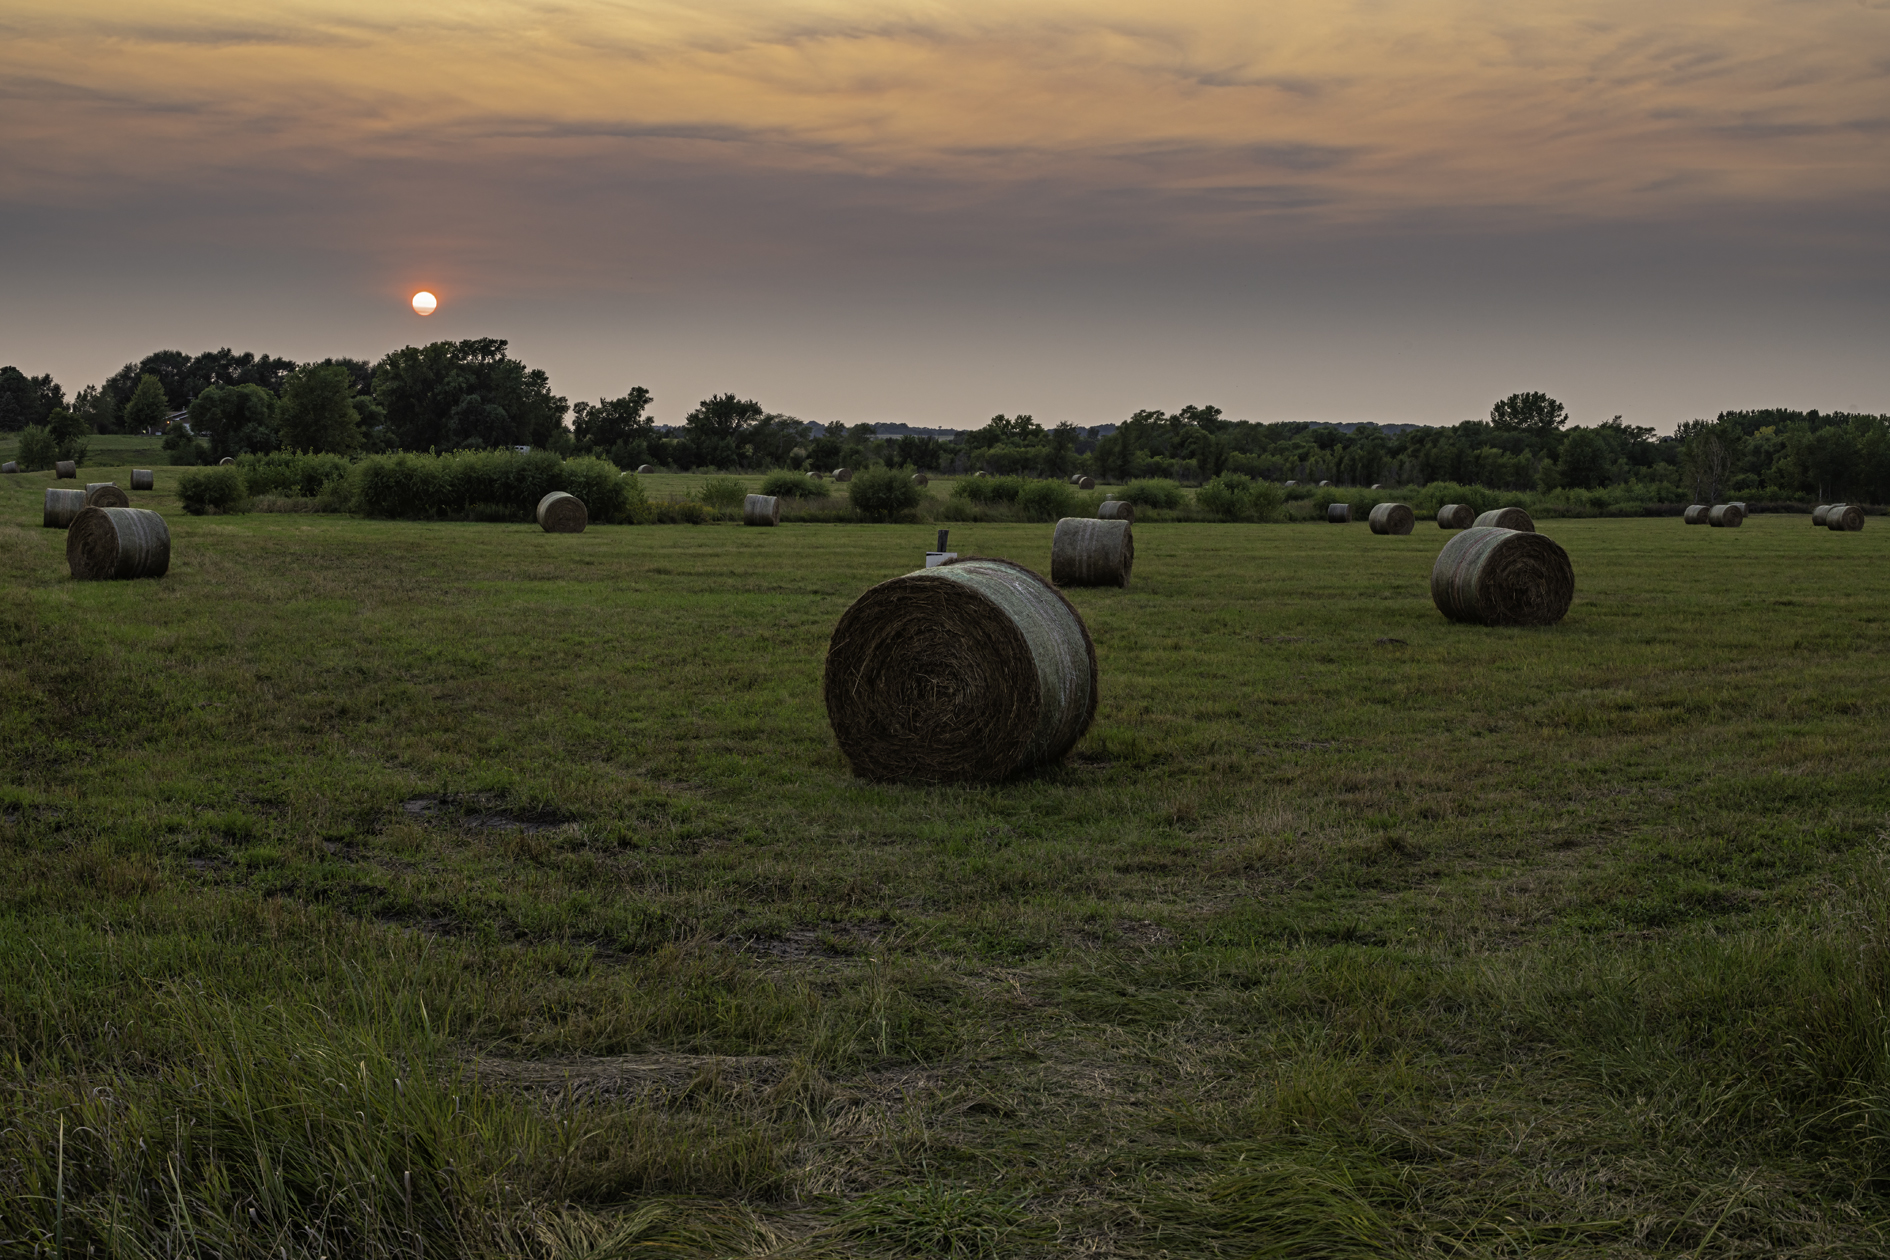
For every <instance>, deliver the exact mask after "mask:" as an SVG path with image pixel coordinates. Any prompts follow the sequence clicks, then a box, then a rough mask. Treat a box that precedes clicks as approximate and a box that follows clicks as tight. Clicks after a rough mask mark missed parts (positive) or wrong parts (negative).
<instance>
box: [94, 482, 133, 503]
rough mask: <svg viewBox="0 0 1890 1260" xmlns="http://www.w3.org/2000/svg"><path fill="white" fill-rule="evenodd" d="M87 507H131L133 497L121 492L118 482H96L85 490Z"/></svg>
mask: <svg viewBox="0 0 1890 1260" xmlns="http://www.w3.org/2000/svg"><path fill="white" fill-rule="evenodd" d="M85 506H87V507H130V506H131V496H130V495H128V494H126V493H125V492H124V491H123V490H120V489H119V488H118V485H117V483H116V482H111V481H94V482H92V483H91V484H90V485H88V486H86V488H85Z"/></svg>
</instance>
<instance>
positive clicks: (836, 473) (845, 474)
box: [833, 468, 853, 481]
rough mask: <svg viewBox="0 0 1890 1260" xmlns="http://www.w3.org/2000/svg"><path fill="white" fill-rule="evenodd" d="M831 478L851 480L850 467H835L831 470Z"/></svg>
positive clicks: (851, 471) (851, 472)
mask: <svg viewBox="0 0 1890 1260" xmlns="http://www.w3.org/2000/svg"><path fill="white" fill-rule="evenodd" d="M833 479H834V480H835V481H852V480H853V470H852V469H851V468H836V469H834V470H833Z"/></svg>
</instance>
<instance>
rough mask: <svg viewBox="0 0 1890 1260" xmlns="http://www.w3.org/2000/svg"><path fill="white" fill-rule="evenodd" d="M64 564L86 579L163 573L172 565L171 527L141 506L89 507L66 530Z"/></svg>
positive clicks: (151, 576) (157, 575)
mask: <svg viewBox="0 0 1890 1260" xmlns="http://www.w3.org/2000/svg"><path fill="white" fill-rule="evenodd" d="M66 565H67V567H69V568H70V569H71V570H72V576H73V577H75V578H79V579H82V580H85V581H103V580H109V579H113V578H121V579H128V578H157V577H163V576H164V575H165V573H167V572H169V570H170V567H171V531H170V529H169V528H168V527H167V526H166V525H165V524H164V518H163V517H161V516H159V515H158V514H157V513H156V512H148V511H146V510H145V509H143V508H131V507H89V508H86V509H85V510H84V511H82V512H80V513H79V514H78V516H77V517H75V518H74V519H73V522H72V528H70V529H68V530H67V531H66Z"/></svg>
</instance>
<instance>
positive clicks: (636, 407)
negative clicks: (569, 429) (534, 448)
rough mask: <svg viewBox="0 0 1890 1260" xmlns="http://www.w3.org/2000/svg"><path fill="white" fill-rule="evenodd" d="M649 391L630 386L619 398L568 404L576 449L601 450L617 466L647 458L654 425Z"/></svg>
mask: <svg viewBox="0 0 1890 1260" xmlns="http://www.w3.org/2000/svg"><path fill="white" fill-rule="evenodd" d="M651 401H652V399H651V395H650V391H649V390H647V389H645V388H643V386H641V385H637V386H634V387H633V388H632V389H631V390H630V392H629V393H627V394H625V395H624V396H623V397H622V398H600V399H598V400H597V402H596V404H595V405H593V404H591V403H587V402H581V403H579V404H578V405H577V406H576V407H574V408H572V412H573V415H574V418H575V421H576V423H575V424H574V426H573V427H574V428H575V429H576V435H577V444H578V449H579V450H581V451H583V452H585V453H586V454H593V453H595V454H604V455H608V456H609V457H610V462H611V463H613V464H615V465H617V467H619V468H635V467H637V466H638V465H639V464H643V463H646V462H648V461H649V459H650V458H651V450H652V448H653V440H654V438H655V437H656V425H655V423H654V421H653V420H652V419H651V417H650V414H649V407H650V402H651Z"/></svg>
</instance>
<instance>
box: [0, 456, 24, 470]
mask: <svg viewBox="0 0 1890 1260" xmlns="http://www.w3.org/2000/svg"><path fill="white" fill-rule="evenodd" d="M18 471H20V466H19V465H18V464H16V463H14V462H13V461H12V460H10V459H9V460H8V461H7V462H6V463H4V464H0V473H16V472H18Z"/></svg>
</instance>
